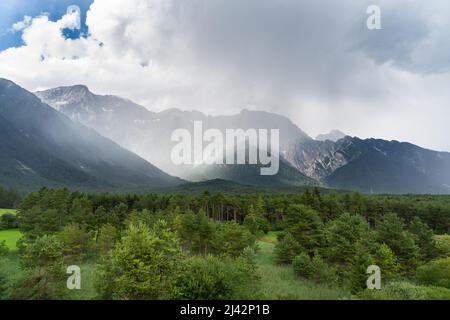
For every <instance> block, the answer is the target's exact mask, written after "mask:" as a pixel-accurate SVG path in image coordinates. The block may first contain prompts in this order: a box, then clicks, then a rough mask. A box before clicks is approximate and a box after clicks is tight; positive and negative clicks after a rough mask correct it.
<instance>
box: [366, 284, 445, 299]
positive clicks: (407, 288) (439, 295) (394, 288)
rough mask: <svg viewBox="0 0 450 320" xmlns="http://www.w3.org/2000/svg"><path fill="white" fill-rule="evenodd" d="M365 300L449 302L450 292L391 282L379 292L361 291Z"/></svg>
mask: <svg viewBox="0 0 450 320" xmlns="http://www.w3.org/2000/svg"><path fill="white" fill-rule="evenodd" d="M357 297H358V298H360V299H365V300H449V299H450V290H449V289H447V288H442V287H433V286H417V285H414V284H412V283H409V282H392V283H389V284H388V285H387V286H385V287H384V288H382V289H381V290H369V289H366V290H364V291H361V292H359V293H358V295H357Z"/></svg>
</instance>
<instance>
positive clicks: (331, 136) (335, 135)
mask: <svg viewBox="0 0 450 320" xmlns="http://www.w3.org/2000/svg"><path fill="white" fill-rule="evenodd" d="M346 136H347V135H346V134H345V133H343V132H342V131H340V130H336V129H335V130H331V131H330V132H328V133H324V134H319V135H318V136H317V137H316V140H317V141H327V140H330V141H333V142H337V141H339V140H341V139H343V138H345V137H346Z"/></svg>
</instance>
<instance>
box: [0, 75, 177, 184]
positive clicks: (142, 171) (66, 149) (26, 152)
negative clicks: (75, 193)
mask: <svg viewBox="0 0 450 320" xmlns="http://www.w3.org/2000/svg"><path fill="white" fill-rule="evenodd" d="M76 90H79V92H80V93H82V92H84V90H83V88H82V87H76ZM180 183H183V181H182V180H180V179H178V178H174V177H171V176H169V175H168V174H166V173H164V172H162V171H161V170H159V169H158V168H156V167H155V166H153V165H152V164H150V163H148V162H147V161H145V160H144V159H142V158H140V157H138V156H136V155H135V154H133V153H131V152H129V151H128V150H125V149H123V148H122V147H120V146H119V145H117V144H116V143H115V142H113V141H111V140H109V139H107V138H105V137H103V136H101V135H99V134H98V133H97V132H96V131H94V130H93V129H91V128H89V127H86V126H83V125H81V124H79V123H76V122H73V121H72V120H70V119H69V118H68V117H66V116H65V115H64V114H62V113H60V112H58V111H56V110H54V109H53V108H51V107H49V106H48V105H46V104H44V103H42V102H41V101H40V100H39V98H37V97H36V96H35V95H34V94H32V93H30V92H28V91H26V90H25V89H22V88H21V87H19V86H17V85H16V84H14V83H13V82H11V81H8V80H5V79H0V185H8V186H13V187H17V188H20V189H25V190H32V189H36V188H38V187H41V186H49V187H61V186H66V187H71V188H76V189H81V190H94V191H96V190H99V191H122V190H130V191H131V190H133V191H138V190H139V189H141V190H149V189H152V188H155V187H168V186H174V185H178V184H180Z"/></svg>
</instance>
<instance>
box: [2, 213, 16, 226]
mask: <svg viewBox="0 0 450 320" xmlns="http://www.w3.org/2000/svg"><path fill="white" fill-rule="evenodd" d="M17 227H18V223H17V218H16V216H15V215H14V214H12V213H5V214H3V215H1V216H0V230H6V229H14V228H17Z"/></svg>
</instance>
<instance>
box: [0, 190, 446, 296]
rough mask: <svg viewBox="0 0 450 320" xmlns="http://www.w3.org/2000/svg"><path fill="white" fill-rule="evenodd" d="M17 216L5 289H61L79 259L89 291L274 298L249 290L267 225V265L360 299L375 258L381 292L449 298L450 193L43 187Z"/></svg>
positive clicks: (32, 292)
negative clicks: (13, 261) (271, 256)
mask: <svg viewBox="0 0 450 320" xmlns="http://www.w3.org/2000/svg"><path fill="white" fill-rule="evenodd" d="M17 220H18V225H19V228H20V230H21V232H22V233H23V235H24V236H23V238H22V239H21V240H20V241H19V243H18V255H19V257H20V261H21V268H22V270H24V272H25V276H24V277H23V278H22V279H19V280H17V282H16V283H14V284H12V283H9V284H6V285H5V284H4V285H3V286H4V287H5V286H6V287H7V288H9V289H4V292H6V293H5V294H3V296H6V297H9V298H26V299H32V298H40V299H54V298H63V297H64V296H65V294H66V293H67V290H65V284H66V282H65V281H64V279H65V277H66V274H65V270H64V267H65V266H68V265H74V264H75V265H76V264H80V263H81V264H82V263H84V262H86V261H90V262H95V263H96V268H95V280H94V282H95V288H96V294H97V298H103V299H164V298H165V299H258V298H273V297H270V296H269V297H268V296H264V295H262V294H261V291H260V290H259V289H260V285H261V283H260V279H259V275H258V265H257V264H256V260H255V254H256V253H257V250H258V246H257V242H256V240H257V239H258V238H259V237H261V236H262V235H264V234H265V233H267V232H268V231H276V232H277V234H278V241H277V244H276V246H275V256H276V260H277V261H276V263H279V264H290V265H291V266H292V268H293V270H294V271H295V273H296V274H297V275H298V276H299V277H301V278H306V279H308V280H310V281H315V282H319V283H326V284H328V285H329V286H339V287H345V288H348V289H349V290H351V291H352V292H353V293H354V294H357V295H359V296H361V297H365V296H364V295H366V296H367V295H368V294H367V292H366V291H364V288H365V285H366V282H365V281H366V279H367V274H366V268H367V266H369V265H372V264H376V265H378V266H380V268H381V270H382V272H383V273H382V274H383V279H384V280H383V281H387V283H391V284H390V287H388V288H390V290H394V291H395V290H400V292H403V291H401V290H403V289H402V288H403V287H404V286H405V283H406V286H408V285H411V286H413V288H414V289H411V290H416V291H417V290H418V288H419V287H415V286H416V285H417V286H420V285H433V286H435V287H436V288H437V289H432V290H431V291H430V289H423V290H424V291H423V292H425V293H424V297H425V298H430V297H432V298H442V297H444V298H449V297H450V290H449V289H448V288H450V275H448V270H450V268H449V267H450V265H449V263H450V261H449V260H450V258H448V256H450V252H448V251H446V250H447V249H443V248H442V247H440V246H439V245H438V243H437V242H436V240H435V234H444V233H448V232H449V228H450V197H439V196H436V197H433V196H417V197H414V196H365V195H361V194H358V193H354V194H337V193H328V194H321V193H320V192H319V190H318V189H313V190H308V191H306V192H305V193H303V194H295V195H288V194H286V195H280V194H269V195H257V194H255V195H242V196H228V195H224V194H221V193H214V194H211V193H208V192H205V193H204V194H202V195H199V196H190V195H156V194H149V195H132V194H122V195H121V194H84V193H80V192H71V191H69V190H68V189H56V190H53V189H47V188H43V189H41V190H39V191H38V192H34V193H30V194H28V195H27V196H26V197H25V198H24V199H23V201H22V202H21V204H20V206H19V210H18V213H17ZM0 249H1V248H0ZM3 251H5V250H4V249H3ZM0 253H1V250H0ZM0 271H1V270H0ZM3 279H4V276H3ZM405 281H407V282H405ZM446 281H447V282H446ZM3 283H5V281H4V280H3ZM398 283H399V284H400V285H397V284H398ZM1 286H2V274H1V272H0V289H1ZM399 286H400V288H399ZM392 288H394V289H392ZM433 288H434V287H433ZM421 290H422V289H421ZM0 296H1V292H0Z"/></svg>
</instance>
